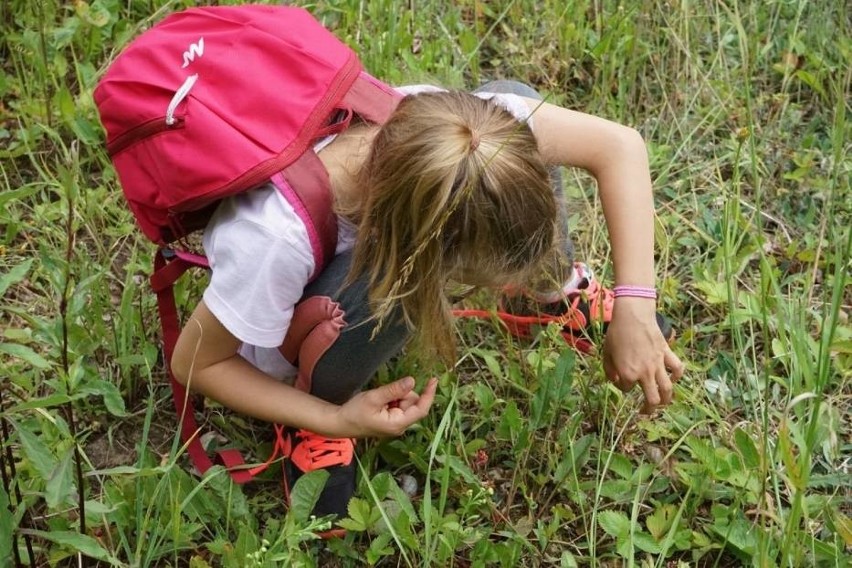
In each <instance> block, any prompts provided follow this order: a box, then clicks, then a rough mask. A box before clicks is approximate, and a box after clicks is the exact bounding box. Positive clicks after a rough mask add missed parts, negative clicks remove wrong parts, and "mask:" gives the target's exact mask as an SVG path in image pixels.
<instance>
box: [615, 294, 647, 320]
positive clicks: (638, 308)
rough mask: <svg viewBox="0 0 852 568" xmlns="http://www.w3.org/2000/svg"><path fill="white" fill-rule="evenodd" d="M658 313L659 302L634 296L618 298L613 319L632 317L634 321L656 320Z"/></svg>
mask: <svg viewBox="0 0 852 568" xmlns="http://www.w3.org/2000/svg"><path fill="white" fill-rule="evenodd" d="M656 313H657V302H656V301H655V300H653V299H651V298H637V297H633V296H618V297H616V298H615V302H614V304H613V319H615V318H616V317H619V316H622V317H623V316H630V317H632V318H634V319H639V320H645V319H648V318H650V319H652V320H653V319H654V318H655V317H656Z"/></svg>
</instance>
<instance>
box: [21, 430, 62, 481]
mask: <svg viewBox="0 0 852 568" xmlns="http://www.w3.org/2000/svg"><path fill="white" fill-rule="evenodd" d="M17 430H18V439H19V440H20V441H21V448H23V450H24V455H26V456H27V459H28V460H30V462H31V463H32V464H33V467H35V469H36V471H38V473H39V475H41V478H42V479H44V480H45V481H47V480H48V479H50V476H51V475H52V474H53V470H54V469H55V468H56V457H55V456H54V455H53V453H52V452H51V451H50V450H49V449H48V447H47V445H45V444H44V443H43V442H42V441H41V438H40V437H39V436H36V435H35V434H33V433H32V432H30V431H29V430H27V429H26V428H23V427H20V426H19V427H18V428H17Z"/></svg>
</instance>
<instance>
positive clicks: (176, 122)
mask: <svg viewBox="0 0 852 568" xmlns="http://www.w3.org/2000/svg"><path fill="white" fill-rule="evenodd" d="M172 121H173V122H172V123H171V124H167V123H166V117H165V116H159V117H157V118H152V119H151V120H148V121H146V122H143V123H142V124H140V125H138V126H134V127H133V128H131V129H130V130H128V131H127V132H125V133H124V134H122V135H121V136H119V137H118V138H116V139H115V140H113V141H112V142H110V143H108V144H107V153H108V154H109V156H110V158H112V157H114V156H116V155H117V154H119V153H120V152H122V151H123V150H125V149H127V148H128V147H129V146H132V145H133V144H135V143H136V142H139V141H140V140H142V139H144V138H148V137H149V136H154V135H155V134H159V133H160V132H165V131H166V130H175V129H178V128H183V125H184V118H183V117H182V116H174V117H172Z"/></svg>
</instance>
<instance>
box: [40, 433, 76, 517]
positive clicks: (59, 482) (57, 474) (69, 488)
mask: <svg viewBox="0 0 852 568" xmlns="http://www.w3.org/2000/svg"><path fill="white" fill-rule="evenodd" d="M73 457H74V448H69V449H68V451H67V452H65V456H64V457H63V458H62V459H61V460H59V463H57V464H56V467H54V468H53V471H52V472H51V474H50V478H49V479H48V480H47V487H46V488H45V491H44V498H45V501H47V506H48V507H49V508H50V509H56V508H58V507H59V505H61V504H62V503H64V502H65V500H66V499H68V496H69V495H71V493H73V491H74V482H73V478H72V474H73V468H72V467H71V464H72V463H73Z"/></svg>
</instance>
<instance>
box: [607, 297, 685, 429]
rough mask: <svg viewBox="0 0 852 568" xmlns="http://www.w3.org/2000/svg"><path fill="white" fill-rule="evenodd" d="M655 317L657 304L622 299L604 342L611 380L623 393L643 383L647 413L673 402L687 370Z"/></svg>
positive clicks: (644, 407)
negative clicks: (674, 386) (674, 390)
mask: <svg viewBox="0 0 852 568" xmlns="http://www.w3.org/2000/svg"><path fill="white" fill-rule="evenodd" d="M654 314H655V306H654V302H649V301H648V300H647V299H644V298H618V299H617V300H616V303H615V309H614V312H613V317H612V321H611V322H610V324H609V326H608V328H607V334H606V340H605V342H604V371H605V372H606V375H607V377H609V379H610V380H611V381H612V382H613V383H614V384H615V386H616V387H618V388H619V389H620V390H621V391H623V392H627V391H629V390H630V389H632V388H633V386H634V385H635V384H636V383H639V384H640V385H641V386H642V391H643V392H644V393H645V404H644V405H643V407H642V412H645V413H650V412H652V411H653V410H654V409H655V408H657V407H658V406H660V405H666V404H669V403H670V402H671V401H672V383H674V382H677V381H678V380H679V379H680V378H681V376H682V375H683V368H684V365H683V363H682V362H681V360H680V359H679V358H678V356H677V355H675V354H674V352H672V350H671V349H670V348H669V346H668V344H667V343H666V341H665V339H664V338H663V334H662V333H661V332H660V329H659V327H657V322H656V319H655V315H654ZM669 373H671V375H670V374H669Z"/></svg>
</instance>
